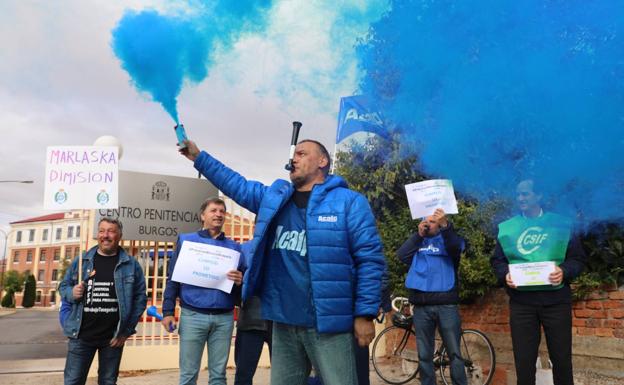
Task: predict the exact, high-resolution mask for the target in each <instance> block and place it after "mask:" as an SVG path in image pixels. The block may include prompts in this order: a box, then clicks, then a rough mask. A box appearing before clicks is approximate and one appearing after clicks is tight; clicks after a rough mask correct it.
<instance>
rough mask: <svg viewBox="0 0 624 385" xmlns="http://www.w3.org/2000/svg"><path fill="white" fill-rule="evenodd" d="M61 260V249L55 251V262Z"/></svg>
mask: <svg viewBox="0 0 624 385" xmlns="http://www.w3.org/2000/svg"><path fill="white" fill-rule="evenodd" d="M59 259H61V249H54V260H55V261H58V260H59Z"/></svg>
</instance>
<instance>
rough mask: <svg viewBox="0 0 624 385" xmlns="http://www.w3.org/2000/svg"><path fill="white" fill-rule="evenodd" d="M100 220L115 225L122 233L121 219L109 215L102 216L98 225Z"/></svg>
mask: <svg viewBox="0 0 624 385" xmlns="http://www.w3.org/2000/svg"><path fill="white" fill-rule="evenodd" d="M102 222H106V223H110V224H113V225H116V226H117V228H118V229H119V232H120V233H121V234H123V225H122V224H121V221H120V220H119V219H117V218H111V217H102V218H101V219H100V221H99V222H98V227H100V224H101V223H102Z"/></svg>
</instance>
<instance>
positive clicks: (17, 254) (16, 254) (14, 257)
mask: <svg viewBox="0 0 624 385" xmlns="http://www.w3.org/2000/svg"><path fill="white" fill-rule="evenodd" d="M13 263H19V251H16V252H15V254H13Z"/></svg>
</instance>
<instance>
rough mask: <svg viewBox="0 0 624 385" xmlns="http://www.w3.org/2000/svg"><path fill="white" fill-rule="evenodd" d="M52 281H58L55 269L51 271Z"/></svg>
mask: <svg viewBox="0 0 624 385" xmlns="http://www.w3.org/2000/svg"><path fill="white" fill-rule="evenodd" d="M52 280H53V281H58V270H56V269H54V270H52Z"/></svg>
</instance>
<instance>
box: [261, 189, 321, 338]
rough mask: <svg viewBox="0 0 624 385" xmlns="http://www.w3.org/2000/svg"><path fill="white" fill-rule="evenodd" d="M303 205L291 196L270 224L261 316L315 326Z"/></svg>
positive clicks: (276, 320)
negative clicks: (299, 205)
mask: <svg viewBox="0 0 624 385" xmlns="http://www.w3.org/2000/svg"><path fill="white" fill-rule="evenodd" d="M305 214H306V209H305V208H299V207H297V206H296V205H295V203H294V201H293V200H292V199H291V200H290V201H289V202H288V203H287V204H286V206H284V208H283V209H282V210H281V211H280V213H279V214H278V215H277V218H276V220H275V221H274V222H273V225H272V226H271V228H270V230H269V231H270V232H269V242H268V244H267V247H268V250H267V261H266V267H265V270H264V279H263V287H262V295H261V301H262V317H263V318H265V319H268V320H272V321H275V322H280V323H284V324H288V325H297V326H305V327H314V326H315V315H314V308H313V305H312V285H311V282H310V266H309V265H308V255H307V251H308V248H307V245H306V231H305Z"/></svg>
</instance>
